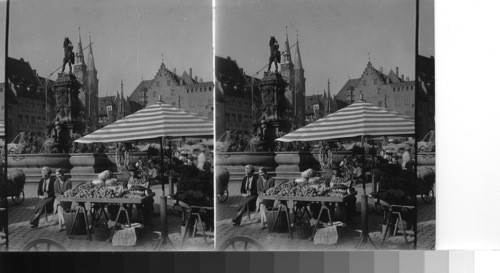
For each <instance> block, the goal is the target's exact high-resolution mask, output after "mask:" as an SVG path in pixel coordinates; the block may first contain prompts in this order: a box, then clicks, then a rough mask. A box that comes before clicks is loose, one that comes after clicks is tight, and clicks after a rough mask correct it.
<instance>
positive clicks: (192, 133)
mask: <svg viewBox="0 0 500 273" xmlns="http://www.w3.org/2000/svg"><path fill="white" fill-rule="evenodd" d="M213 135H214V129H213V123H212V121H211V120H209V119H207V118H205V117H201V116H198V115H197V114H195V113H191V112H187V111H185V110H183V109H180V108H175V107H173V106H171V105H169V104H166V103H163V102H158V103H155V104H152V105H150V106H148V107H146V108H144V109H142V110H140V111H137V112H136V113H134V114H131V115H128V116H126V117H125V118H123V119H120V120H118V121H116V122H115V123H112V124H110V125H108V126H106V127H104V128H102V129H99V130H97V131H95V132H93V133H91V134H88V135H86V136H84V137H82V138H80V139H78V140H76V142H79V143H94V142H122V141H130V140H141V139H154V138H160V137H169V138H176V137H212V136H213Z"/></svg>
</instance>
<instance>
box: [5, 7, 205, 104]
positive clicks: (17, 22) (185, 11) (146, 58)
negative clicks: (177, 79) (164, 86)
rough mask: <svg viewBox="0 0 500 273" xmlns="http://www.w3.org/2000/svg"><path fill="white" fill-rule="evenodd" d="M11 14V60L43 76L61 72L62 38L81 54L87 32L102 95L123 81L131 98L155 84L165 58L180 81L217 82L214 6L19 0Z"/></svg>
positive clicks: (117, 89)
mask: <svg viewBox="0 0 500 273" xmlns="http://www.w3.org/2000/svg"><path fill="white" fill-rule="evenodd" d="M10 15H11V21H10V35H9V37H10V41H9V56H11V57H13V58H17V59H19V58H24V60H26V61H29V62H30V64H31V66H32V68H33V69H36V70H37V72H38V74H39V75H40V76H44V77H47V76H48V75H49V74H50V73H52V72H54V71H55V70H56V69H57V68H58V67H60V66H61V65H62V59H63V47H62V44H63V40H64V37H69V38H70V40H71V41H72V43H73V45H74V47H75V51H76V47H77V43H78V27H80V28H81V37H82V44H83V47H85V46H86V45H88V44H89V32H90V34H91V37H92V42H93V45H92V50H93V53H94V60H95V66H96V70H97V73H98V74H97V76H98V78H99V95H100V96H105V95H108V94H109V95H114V94H116V91H119V90H120V81H121V80H122V79H123V84H124V93H125V95H130V93H131V92H132V91H133V90H134V89H135V87H137V85H138V84H139V82H140V81H141V78H143V79H144V80H148V79H153V78H154V76H155V75H156V72H157V71H158V69H159V68H160V64H161V61H162V54H163V58H164V63H165V65H166V66H167V68H168V69H169V70H172V69H173V68H174V67H175V68H176V71H177V74H180V73H182V72H183V71H189V68H192V69H193V77H194V76H198V78H200V77H201V78H203V80H204V81H209V80H211V79H212V78H213V72H212V67H213V57H212V56H213V46H212V44H213V41H212V23H211V22H212V3H211V1H207V0H169V1H164V0H137V1H136V0H122V1H109V0H108V1H104V0H89V1H81V0H44V1H28V0H16V1H11V4H10ZM87 53H88V50H86V51H85V52H84V54H85V61H87V57H88V55H87ZM66 71H67V70H66ZM56 78H57V73H55V74H54V75H53V76H52V78H51V79H53V80H55V79H56Z"/></svg>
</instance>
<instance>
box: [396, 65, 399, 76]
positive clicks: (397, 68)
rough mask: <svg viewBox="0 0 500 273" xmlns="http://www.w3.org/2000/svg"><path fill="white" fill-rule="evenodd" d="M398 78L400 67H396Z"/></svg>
mask: <svg viewBox="0 0 500 273" xmlns="http://www.w3.org/2000/svg"><path fill="white" fill-rule="evenodd" d="M396 76H398V77H399V67H396Z"/></svg>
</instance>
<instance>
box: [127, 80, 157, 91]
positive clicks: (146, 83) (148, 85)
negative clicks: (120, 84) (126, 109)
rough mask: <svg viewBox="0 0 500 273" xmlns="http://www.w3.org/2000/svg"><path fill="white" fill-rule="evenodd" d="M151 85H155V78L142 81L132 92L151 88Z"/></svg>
mask: <svg viewBox="0 0 500 273" xmlns="http://www.w3.org/2000/svg"><path fill="white" fill-rule="evenodd" d="M151 85H153V80H145V81H141V82H140V83H139V84H138V85H137V87H136V88H135V90H134V91H133V92H132V94H135V93H137V92H139V91H142V90H143V89H149V88H151Z"/></svg>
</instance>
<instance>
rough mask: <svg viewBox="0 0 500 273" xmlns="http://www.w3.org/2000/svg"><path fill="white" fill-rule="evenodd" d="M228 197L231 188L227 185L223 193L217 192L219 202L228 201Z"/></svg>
mask: <svg viewBox="0 0 500 273" xmlns="http://www.w3.org/2000/svg"><path fill="white" fill-rule="evenodd" d="M228 198H229V190H228V189H227V187H226V188H225V189H224V191H223V192H222V193H218V194H217V200H219V202H221V203H224V202H226V201H227V199H228Z"/></svg>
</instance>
